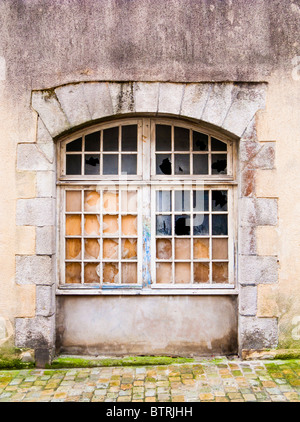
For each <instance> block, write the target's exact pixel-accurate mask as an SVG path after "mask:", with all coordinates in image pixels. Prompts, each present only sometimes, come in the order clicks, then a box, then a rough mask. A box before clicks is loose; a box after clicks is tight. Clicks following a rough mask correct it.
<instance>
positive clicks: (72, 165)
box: [66, 154, 81, 175]
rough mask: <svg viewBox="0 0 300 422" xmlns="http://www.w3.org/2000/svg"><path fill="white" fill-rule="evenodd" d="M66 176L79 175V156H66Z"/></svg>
mask: <svg viewBox="0 0 300 422" xmlns="http://www.w3.org/2000/svg"><path fill="white" fill-rule="evenodd" d="M66 174H70V175H72V174H81V155H77V154H75V155H70V154H67V155H66Z"/></svg>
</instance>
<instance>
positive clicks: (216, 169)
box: [211, 154, 227, 174]
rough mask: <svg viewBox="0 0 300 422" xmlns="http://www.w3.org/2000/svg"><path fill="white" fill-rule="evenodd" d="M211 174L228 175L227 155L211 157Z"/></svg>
mask: <svg viewBox="0 0 300 422" xmlns="http://www.w3.org/2000/svg"><path fill="white" fill-rule="evenodd" d="M211 172H212V174H227V155H226V154H212V155H211Z"/></svg>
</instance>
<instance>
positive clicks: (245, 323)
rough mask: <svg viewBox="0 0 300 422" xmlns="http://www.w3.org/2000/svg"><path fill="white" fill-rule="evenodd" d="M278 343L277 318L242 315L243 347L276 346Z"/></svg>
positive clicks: (241, 341)
mask: <svg viewBox="0 0 300 422" xmlns="http://www.w3.org/2000/svg"><path fill="white" fill-rule="evenodd" d="M277 344H278V326H277V319H276V318H256V317H252V316H241V317H240V346H241V348H242V349H264V348H275V347H277Z"/></svg>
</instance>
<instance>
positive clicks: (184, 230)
mask: <svg viewBox="0 0 300 422" xmlns="http://www.w3.org/2000/svg"><path fill="white" fill-rule="evenodd" d="M190 232H191V225H190V216H189V215H176V216H175V235H177V236H188V235H190Z"/></svg>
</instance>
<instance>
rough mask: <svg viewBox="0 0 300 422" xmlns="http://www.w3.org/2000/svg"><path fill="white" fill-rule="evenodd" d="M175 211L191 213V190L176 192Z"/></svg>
mask: <svg viewBox="0 0 300 422" xmlns="http://www.w3.org/2000/svg"><path fill="white" fill-rule="evenodd" d="M175 211H180V212H182V211H183V212H188V211H190V191H189V190H176V191H175Z"/></svg>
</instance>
